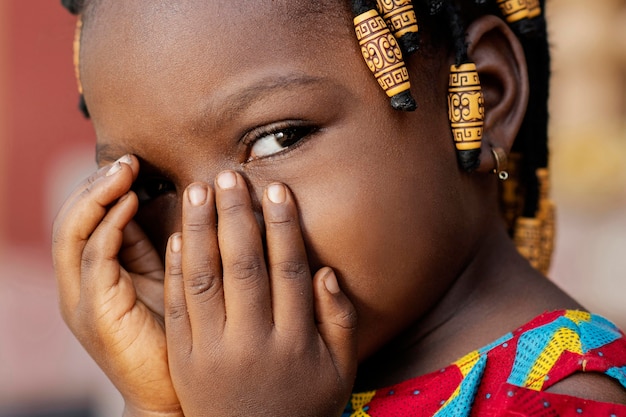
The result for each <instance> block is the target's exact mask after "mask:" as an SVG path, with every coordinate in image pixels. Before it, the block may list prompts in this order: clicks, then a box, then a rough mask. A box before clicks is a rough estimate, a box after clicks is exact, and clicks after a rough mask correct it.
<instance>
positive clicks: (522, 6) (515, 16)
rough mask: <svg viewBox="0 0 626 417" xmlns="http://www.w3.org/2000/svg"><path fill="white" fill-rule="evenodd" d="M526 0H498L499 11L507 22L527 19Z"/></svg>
mask: <svg viewBox="0 0 626 417" xmlns="http://www.w3.org/2000/svg"><path fill="white" fill-rule="evenodd" d="M526 2H527V0H498V6H500V11H501V12H502V14H503V15H504V18H505V19H506V21H507V22H509V23H515V22H519V21H520V20H522V19H528V17H529V16H528V7H527V6H526Z"/></svg>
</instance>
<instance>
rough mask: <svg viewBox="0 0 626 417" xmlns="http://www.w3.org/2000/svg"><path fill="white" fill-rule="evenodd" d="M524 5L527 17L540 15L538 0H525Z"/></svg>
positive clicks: (532, 17)
mask: <svg viewBox="0 0 626 417" xmlns="http://www.w3.org/2000/svg"><path fill="white" fill-rule="evenodd" d="M526 7H527V8H528V18H529V19H534V18H535V17H539V16H540V15H541V4H540V3H539V0H526Z"/></svg>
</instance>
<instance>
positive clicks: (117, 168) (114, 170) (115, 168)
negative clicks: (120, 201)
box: [106, 161, 122, 177]
mask: <svg viewBox="0 0 626 417" xmlns="http://www.w3.org/2000/svg"><path fill="white" fill-rule="evenodd" d="M121 169H122V164H121V163H120V162H119V161H116V162H115V163H113V166H112V167H111V168H109V170H108V171H107V173H106V176H107V177H110V176H111V175H113V174H115V173H118V172H120V170H121Z"/></svg>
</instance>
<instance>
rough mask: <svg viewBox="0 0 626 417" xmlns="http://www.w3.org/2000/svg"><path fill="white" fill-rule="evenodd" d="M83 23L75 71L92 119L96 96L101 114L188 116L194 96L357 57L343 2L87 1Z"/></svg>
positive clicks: (328, 69) (318, 69)
mask: <svg viewBox="0 0 626 417" xmlns="http://www.w3.org/2000/svg"><path fill="white" fill-rule="evenodd" d="M84 20H85V23H84V32H83V36H82V45H81V78H82V82H83V85H84V87H85V94H86V98H87V102H88V104H89V107H90V110H94V111H95V112H96V114H94V116H96V117H95V118H94V119H95V122H96V123H97V122H98V119H99V117H98V116H99V114H97V113H98V108H99V106H100V105H101V104H102V103H105V102H106V104H107V105H109V104H113V105H114V106H108V107H107V109H106V110H107V111H106V115H104V116H106V117H109V118H119V117H121V116H123V115H125V114H128V112H129V110H131V109H132V113H133V114H135V115H137V117H138V118H141V117H142V115H141V113H142V111H145V112H148V111H149V112H154V111H155V108H156V109H164V108H166V107H167V108H168V109H169V111H170V113H171V114H170V116H172V117H182V116H184V115H183V114H182V110H181V114H178V115H174V114H173V113H172V110H173V109H176V108H179V109H183V108H184V107H187V109H186V111H185V112H184V113H185V114H190V112H189V108H188V106H190V105H192V106H193V105H196V104H199V103H192V101H193V100H195V99H196V98H197V97H199V96H204V97H215V95H216V94H219V93H220V91H221V92H225V91H227V90H229V89H230V90H232V88H230V87H229V86H240V85H242V84H244V83H245V80H246V79H248V78H250V77H252V76H254V77H269V76H271V75H273V74H274V73H276V72H283V71H284V72H288V71H291V73H298V72H304V71H306V72H307V73H315V72H317V74H309V75H314V76H325V75H327V74H324V72H326V73H328V72H331V71H332V68H331V67H330V65H328V62H326V63H324V62H322V61H324V60H326V61H328V60H329V59H335V58H340V57H342V56H345V55H346V49H347V50H348V51H351V52H352V54H353V55H354V56H360V53H359V52H358V46H357V45H356V41H355V39H354V34H353V29H352V28H351V16H350V12H349V8H348V5H347V2H345V1H342V0H301V1H297V0H258V1H250V0H240V1H238V0H226V1H207V0H179V1H167V2H166V1H162V0H159V1H148V0H125V1H121V2H120V1H114V0H96V1H94V2H92V3H89V4H88V7H87V9H86V12H85V17H84ZM359 59H360V58H359ZM359 65H364V64H363V63H362V62H360V63H359ZM192 99H193V100H192ZM196 101H197V100H196ZM206 104H207V103H203V105H206Z"/></svg>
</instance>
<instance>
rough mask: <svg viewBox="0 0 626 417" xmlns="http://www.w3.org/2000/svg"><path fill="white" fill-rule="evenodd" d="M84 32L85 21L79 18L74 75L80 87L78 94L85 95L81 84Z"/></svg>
mask: <svg viewBox="0 0 626 417" xmlns="http://www.w3.org/2000/svg"><path fill="white" fill-rule="evenodd" d="M82 32H83V19H82V17H81V16H78V20H77V21H76V28H75V29H74V44H73V47H74V48H73V49H74V74H75V75H76V84H77V86H78V93H79V94H83V84H82V83H81V82H80V37H81V35H82Z"/></svg>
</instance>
